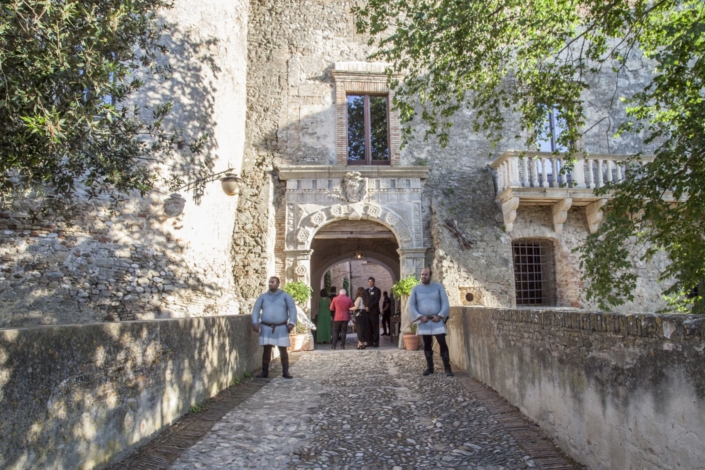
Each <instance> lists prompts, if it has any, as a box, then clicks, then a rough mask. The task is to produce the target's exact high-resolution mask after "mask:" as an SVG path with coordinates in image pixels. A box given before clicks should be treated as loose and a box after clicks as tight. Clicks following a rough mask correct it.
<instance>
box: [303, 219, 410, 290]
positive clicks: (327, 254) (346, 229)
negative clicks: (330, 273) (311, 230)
mask: <svg viewBox="0 0 705 470" xmlns="http://www.w3.org/2000/svg"><path fill="white" fill-rule="evenodd" d="M358 247H359V250H360V251H362V253H363V254H364V256H365V257H366V258H368V259H369V260H371V261H373V260H374V261H377V262H379V263H380V264H382V265H385V266H386V267H387V268H389V269H390V270H391V271H392V272H393V273H394V276H395V277H396V278H397V279H398V277H399V254H398V253H397V249H398V248H399V245H398V244H397V241H396V238H395V237H394V234H393V233H392V232H391V231H390V230H389V229H388V228H386V227H385V226H383V225H381V224H377V223H375V222H370V221H367V220H340V221H337V222H333V223H331V224H328V225H326V226H324V227H322V228H321V229H320V230H319V231H318V232H317V233H316V235H315V237H314V238H313V241H312V243H311V249H312V250H313V254H312V256H311V272H312V274H313V276H312V279H318V277H317V276H318V275H320V274H321V273H323V272H325V269H328V268H329V267H330V266H331V265H333V264H335V263H337V262H341V261H343V260H345V259H349V258H351V257H352V256H353V254H354V253H355V251H356V250H358Z"/></svg>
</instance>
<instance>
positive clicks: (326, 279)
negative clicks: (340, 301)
mask: <svg viewBox="0 0 705 470" xmlns="http://www.w3.org/2000/svg"><path fill="white" fill-rule="evenodd" d="M323 285H324V287H325V288H326V292H330V288H331V287H332V286H333V275H332V274H331V272H330V271H326V275H325V276H323Z"/></svg>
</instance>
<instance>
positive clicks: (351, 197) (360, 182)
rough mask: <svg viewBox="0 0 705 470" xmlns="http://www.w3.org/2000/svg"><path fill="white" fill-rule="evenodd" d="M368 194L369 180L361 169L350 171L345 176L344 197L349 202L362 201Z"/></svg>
mask: <svg viewBox="0 0 705 470" xmlns="http://www.w3.org/2000/svg"><path fill="white" fill-rule="evenodd" d="M366 194H367V181H366V180H365V178H363V177H362V175H361V174H360V172H359V171H349V172H347V173H346V174H345V178H343V197H344V198H345V200H346V201H348V202H360V201H362V200H363V199H364V197H365V196H366Z"/></svg>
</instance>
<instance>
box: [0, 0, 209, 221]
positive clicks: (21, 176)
mask: <svg viewBox="0 0 705 470" xmlns="http://www.w3.org/2000/svg"><path fill="white" fill-rule="evenodd" d="M170 7H171V1H170V0H8V1H3V2H2V5H1V6H0V129H2V132H0V197H1V198H2V202H3V203H4V204H5V205H7V204H9V203H11V202H12V200H13V198H17V197H23V196H27V195H32V196H38V197H39V199H40V200H43V201H44V203H45V204H44V205H43V206H42V207H43V208H44V209H53V210H58V211H60V212H61V213H62V214H64V215H67V214H68V213H69V212H68V211H67V210H66V209H67V208H70V207H71V206H72V205H73V204H74V203H75V202H76V201H77V200H78V194H79V192H81V191H86V193H87V194H88V195H89V196H96V195H98V194H101V193H104V192H109V193H111V194H115V193H121V192H122V193H124V192H129V191H134V190H137V191H139V192H140V193H142V194H144V193H145V192H147V191H149V190H150V189H151V188H152V187H153V186H154V184H155V182H156V180H157V174H156V172H155V170H154V169H153V165H152V164H153V162H155V161H160V160H161V161H163V160H164V158H165V157H166V156H168V155H169V154H170V153H172V152H173V151H174V150H176V149H177V147H184V142H182V141H181V138H180V136H179V133H178V132H167V131H166V130H165V129H164V128H163V125H162V123H163V119H164V117H165V116H166V115H167V113H168V112H169V110H170V108H171V106H172V105H171V103H169V102H164V103H160V104H157V105H156V106H155V107H154V108H153V109H151V110H150V111H151V113H150V112H147V111H146V109H144V108H140V107H139V106H138V105H136V104H135V100H134V94H135V92H136V91H137V90H139V89H140V88H142V87H143V86H144V85H145V82H144V81H143V80H142V79H145V77H147V78H150V77H158V76H168V73H169V68H168V67H160V66H159V65H158V64H159V61H158V59H159V57H160V56H161V55H162V54H164V53H165V52H167V51H166V48H165V47H164V46H163V45H162V44H161V43H160V40H161V38H162V36H163V33H164V32H165V31H166V30H167V26H166V25H165V24H163V22H160V21H159V20H158V16H157V14H158V12H159V11H160V10H162V9H167V8H170ZM140 77H141V78H142V79H140ZM131 98H132V100H131ZM150 114H151V115H150ZM145 118H146V119H145ZM200 145H201V141H195V142H192V143H191V144H189V147H190V150H192V151H193V152H195V153H197V152H199V149H200Z"/></svg>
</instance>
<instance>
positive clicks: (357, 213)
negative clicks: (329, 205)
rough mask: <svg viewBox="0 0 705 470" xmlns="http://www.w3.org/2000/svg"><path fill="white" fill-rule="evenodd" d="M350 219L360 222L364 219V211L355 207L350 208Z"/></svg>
mask: <svg viewBox="0 0 705 470" xmlns="http://www.w3.org/2000/svg"><path fill="white" fill-rule="evenodd" d="M348 212H349V214H348V219H350V220H360V219H362V210H361V208H360V207H357V206H355V205H352V206H348Z"/></svg>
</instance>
